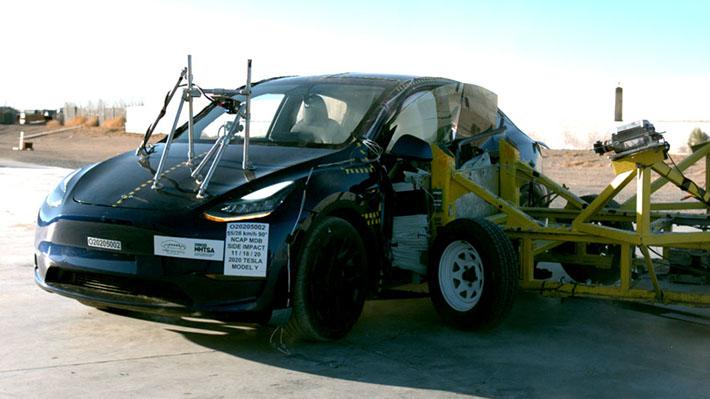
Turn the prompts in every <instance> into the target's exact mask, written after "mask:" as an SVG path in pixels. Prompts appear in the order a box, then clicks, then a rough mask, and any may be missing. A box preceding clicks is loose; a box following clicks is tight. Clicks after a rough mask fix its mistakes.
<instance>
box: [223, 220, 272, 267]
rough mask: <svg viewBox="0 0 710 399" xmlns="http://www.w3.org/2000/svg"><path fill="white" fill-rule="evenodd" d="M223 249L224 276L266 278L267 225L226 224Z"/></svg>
mask: <svg viewBox="0 0 710 399" xmlns="http://www.w3.org/2000/svg"><path fill="white" fill-rule="evenodd" d="M224 247H225V256H224V274H225V275H226V276H248V277H266V255H267V253H268V252H269V224H268V223H228V224H227V234H226V238H225V246H224Z"/></svg>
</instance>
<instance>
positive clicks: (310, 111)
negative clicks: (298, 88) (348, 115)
mask: <svg viewBox="0 0 710 399" xmlns="http://www.w3.org/2000/svg"><path fill="white" fill-rule="evenodd" d="M291 133H303V134H306V135H309V134H310V135H313V140H314V142H316V143H325V144H332V143H334V142H335V141H337V140H339V138H340V124H339V123H338V122H336V121H334V120H333V119H330V118H329V117H328V109H327V108H326V106H325V101H323V98H321V97H320V96H318V95H312V96H309V97H307V98H306V99H305V100H303V119H301V120H300V121H298V122H296V124H295V125H293V127H292V128H291Z"/></svg>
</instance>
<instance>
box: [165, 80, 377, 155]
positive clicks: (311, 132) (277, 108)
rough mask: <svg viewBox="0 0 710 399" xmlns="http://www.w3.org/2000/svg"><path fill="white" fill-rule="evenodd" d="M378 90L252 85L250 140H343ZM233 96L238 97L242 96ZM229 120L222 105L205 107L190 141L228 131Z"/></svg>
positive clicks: (280, 142) (329, 142) (295, 142)
mask: <svg viewBox="0 0 710 399" xmlns="http://www.w3.org/2000/svg"><path fill="white" fill-rule="evenodd" d="M384 89H385V87H384V86H380V85H374V84H369V85H368V84H359V83H341V82H322V81H319V82H307V83H289V82H288V81H287V82H284V83H279V82H273V83H272V82H266V83H263V84H260V85H256V86H255V87H254V89H253V96H252V99H251V123H250V133H249V135H250V139H251V140H252V141H254V142H263V143H267V144H269V143H270V144H278V145H296V146H308V145H311V144H313V145H321V144H322V145H339V144H343V143H345V142H347V141H348V140H349V139H350V138H351V137H352V135H353V133H354V132H355V131H356V130H357V128H358V126H359V125H360V123H361V122H362V120H363V117H364V116H365V115H366V114H367V111H368V110H369V109H370V108H371V107H372V106H373V104H374V103H375V102H376V100H377V99H378V98H379V97H380V95H381V94H382V92H383V91H384ZM234 98H235V99H238V100H240V101H244V98H243V96H235V97H234ZM235 118H236V115H233V114H231V115H230V114H228V113H227V112H226V110H225V109H223V108H222V107H216V106H208V108H206V109H205V110H204V112H203V115H202V116H201V117H199V118H198V119H196V120H195V128H194V131H195V140H196V142H204V143H210V142H214V141H215V140H216V139H217V138H218V137H220V136H223V135H224V134H225V133H226V132H229V130H230V126H232V124H233V123H234V122H235ZM242 123H243V121H242ZM181 130H183V131H184V130H185V127H184V126H183V127H182V128H181ZM243 134H244V133H243V132H240V133H238V134H237V137H239V138H241V137H243ZM176 141H182V142H185V141H187V135H186V134H181V135H180V136H179V137H178V138H177V139H176Z"/></svg>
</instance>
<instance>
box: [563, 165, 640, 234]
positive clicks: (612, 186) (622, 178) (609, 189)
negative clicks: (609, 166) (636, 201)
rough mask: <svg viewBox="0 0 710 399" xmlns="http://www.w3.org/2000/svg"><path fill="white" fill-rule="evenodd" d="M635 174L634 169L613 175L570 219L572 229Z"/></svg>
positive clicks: (604, 202)
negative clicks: (600, 190)
mask: <svg viewBox="0 0 710 399" xmlns="http://www.w3.org/2000/svg"><path fill="white" fill-rule="evenodd" d="M635 176H636V170H635V169H632V170H627V171H624V172H621V173H619V174H618V175H616V177H614V180H612V182H611V183H609V185H608V186H606V187H605V188H604V190H602V192H601V193H599V196H598V197H597V198H595V199H594V201H592V203H591V204H589V205H588V206H587V207H586V208H584V209H583V210H582V212H580V213H579V215H577V217H576V218H575V219H574V220H573V221H572V229H573V230H574V229H579V226H580V225H581V224H583V223H584V222H586V221H587V220H588V219H589V218H591V217H592V215H594V214H595V213H597V211H599V210H600V209H602V207H603V206H604V204H606V203H607V202H608V201H609V200H610V199H612V198H614V197H615V196H616V194H618V193H619V192H620V191H621V190H623V188H624V187H626V185H627V184H629V182H630V181H631V180H632V179H633V178H634V177H635Z"/></svg>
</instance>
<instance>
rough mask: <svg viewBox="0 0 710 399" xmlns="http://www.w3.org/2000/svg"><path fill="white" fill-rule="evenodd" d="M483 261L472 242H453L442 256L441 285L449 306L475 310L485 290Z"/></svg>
mask: <svg viewBox="0 0 710 399" xmlns="http://www.w3.org/2000/svg"><path fill="white" fill-rule="evenodd" d="M484 283H485V281H484V277H483V263H482V261H481V257H480V256H479V255H478V251H476V248H474V247H473V246H472V245H471V244H469V243H468V241H463V240H458V241H453V242H451V243H450V244H449V245H448V246H447V247H446V248H445V249H444V252H443V253H442V254H441V258H439V288H440V289H441V294H442V296H443V297H444V300H445V301H446V303H447V304H449V306H451V308H452V309H455V310H457V311H459V312H466V311H469V310H471V309H473V307H474V306H476V304H477V303H478V301H479V300H480V299H481V294H482V293H483V284H484Z"/></svg>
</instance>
